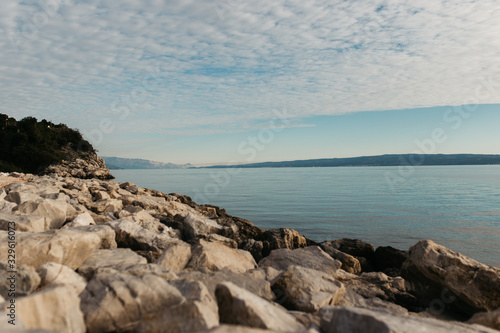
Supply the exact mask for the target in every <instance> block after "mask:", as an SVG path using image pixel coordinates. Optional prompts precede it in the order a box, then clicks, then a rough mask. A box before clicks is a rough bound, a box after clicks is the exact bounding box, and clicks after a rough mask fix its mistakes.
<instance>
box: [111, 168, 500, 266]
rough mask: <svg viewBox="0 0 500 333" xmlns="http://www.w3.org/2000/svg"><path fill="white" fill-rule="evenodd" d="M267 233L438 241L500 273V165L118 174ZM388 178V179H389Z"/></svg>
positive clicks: (404, 245) (404, 244) (376, 241)
mask: <svg viewBox="0 0 500 333" xmlns="http://www.w3.org/2000/svg"><path fill="white" fill-rule="evenodd" d="M112 173H113V175H115V177H116V178H117V179H116V180H117V181H119V182H124V181H130V182H133V183H135V184H137V185H139V186H142V187H146V188H151V189H156V190H159V191H162V192H166V193H173V192H176V193H181V194H186V195H189V196H191V197H192V198H193V199H194V200H195V201H196V202H198V203H210V204H213V205H216V206H220V207H222V208H225V209H226V210H227V212H228V213H229V214H231V215H234V216H239V217H242V218H245V219H247V220H250V221H252V222H253V223H254V224H255V225H257V226H259V227H262V228H266V229H272V228H279V227H287V228H293V229H296V230H297V231H299V232H300V233H301V234H303V235H305V236H306V237H308V238H310V239H313V240H316V241H324V240H332V239H338V238H359V239H362V240H364V241H367V242H370V243H372V244H373V245H375V246H381V245H391V246H394V247H396V248H400V249H404V250H406V249H408V248H409V247H410V246H412V245H414V244H415V243H416V242H417V241H418V240H421V239H432V240H434V241H435V242H437V243H439V244H441V245H444V246H446V247H448V248H450V249H452V250H455V251H459V252H461V253H462V254H464V255H466V256H469V257H472V258H474V259H476V260H478V261H480V262H482V263H485V264H488V265H494V266H496V267H500V166H420V167H414V168H412V169H408V170H402V169H400V168H398V167H339V168H273V169H270V168H269V169H267V168H266V169H240V171H239V173H237V174H230V173H229V170H226V169H199V170H198V169H188V170H113V172H112ZM388 179H389V180H388Z"/></svg>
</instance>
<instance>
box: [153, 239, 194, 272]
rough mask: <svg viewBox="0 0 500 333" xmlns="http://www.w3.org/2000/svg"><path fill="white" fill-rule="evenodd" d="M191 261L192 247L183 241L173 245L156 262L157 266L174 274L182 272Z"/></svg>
mask: <svg viewBox="0 0 500 333" xmlns="http://www.w3.org/2000/svg"><path fill="white" fill-rule="evenodd" d="M189 260H191V246H190V245H189V244H187V243H184V242H183V241H178V242H176V243H173V244H172V246H170V247H169V248H167V249H166V250H165V251H163V253H162V254H161V256H160V257H159V258H158V259H157V260H156V261H155V264H157V265H160V266H162V267H165V268H166V269H169V270H172V271H174V272H180V271H181V270H183V269H184V268H185V267H186V265H187V264H188V263H189Z"/></svg>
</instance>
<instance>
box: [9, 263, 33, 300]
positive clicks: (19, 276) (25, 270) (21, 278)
mask: <svg viewBox="0 0 500 333" xmlns="http://www.w3.org/2000/svg"><path fill="white" fill-rule="evenodd" d="M12 268H13V267H12V266H11V265H9V264H8V263H7V262H6V261H2V262H0V296H3V297H4V298H8V295H9V294H10V293H12V292H14V293H15V295H16V297H20V296H26V295H29V294H31V293H32V292H34V291H35V290H36V289H37V288H38V286H39V285H40V276H39V275H38V274H37V272H36V270H35V269H34V268H33V267H31V266H27V265H23V264H17V265H15V268H14V269H12Z"/></svg>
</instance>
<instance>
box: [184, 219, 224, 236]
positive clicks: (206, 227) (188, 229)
mask: <svg viewBox="0 0 500 333" xmlns="http://www.w3.org/2000/svg"><path fill="white" fill-rule="evenodd" d="M183 222H184V226H185V233H186V237H187V238H188V239H191V238H196V237H200V236H203V237H207V236H208V235H209V234H212V233H217V232H219V231H220V230H222V226H220V225H218V224H217V222H215V221H214V220H211V219H207V218H201V217H199V216H198V215H195V214H193V213H188V214H187V215H186V217H185V218H184V221H183Z"/></svg>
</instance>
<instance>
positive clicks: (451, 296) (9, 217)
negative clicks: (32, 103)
mask: <svg viewBox="0 0 500 333" xmlns="http://www.w3.org/2000/svg"><path fill="white" fill-rule="evenodd" d="M98 164H99V163H97V164H96V165H95V166H92V168H90V167H89V168H87V170H83V171H82V173H81V174H80V173H78V172H77V171H75V172H72V171H64V170H62V168H61V170H59V169H57V170H55V169H54V170H53V171H57V173H54V174H50V175H45V176H34V175H31V174H20V173H11V174H6V173H3V174H2V173H0V230H1V231H0V303H2V305H1V309H0V312H1V313H0V318H1V320H0V331H1V332H72V333H75V332H76V333H78V332H213V333H226V332H227V333H230V332H231V333H232V332H240V333H247V332H248V333H257V332H309V333H312V332H326V333H330V332H331V333H333V332H341V333H347V332H364V333H371V332H373V333H384V332H387V333H389V332H391V333H394V332H412V333H413V332H438V333H439V332H446V333H450V332H464V333H465V332H485V333H486V332H498V331H497V330H500V269H498V268H495V267H491V266H486V265H483V264H481V263H479V262H477V261H475V260H473V259H470V258H467V257H464V256H462V255H460V254H459V253H456V252H453V251H451V250H449V249H447V248H445V247H443V246H440V245H438V244H436V243H434V242H432V241H430V240H423V241H420V242H418V243H417V244H415V245H414V246H413V247H411V248H410V249H409V250H408V251H401V250H398V249H395V248H392V247H388V246H387V247H378V248H376V249H375V248H374V247H373V246H372V245H371V244H368V243H366V242H363V241H361V240H353V239H342V238H341V235H339V239H336V240H331V241H326V242H323V243H316V242H313V241H311V240H308V239H307V238H305V237H303V236H302V235H300V234H299V233H298V232H296V231H295V230H291V229H273V230H263V229H260V228H257V227H255V226H254V225H253V224H252V223H251V222H249V221H247V220H244V219H241V218H238V217H233V216H230V215H228V214H227V213H226V211H225V210H224V209H221V208H219V207H215V206H210V205H198V204H196V203H194V202H193V201H191V199H190V198H189V197H187V196H184V195H180V194H165V193H161V192H158V191H155V190H149V189H145V188H141V187H138V186H136V185H134V184H131V183H121V184H120V183H117V182H115V181H111V180H99V179H81V178H89V177H91V176H92V175H91V174H92V172H93V171H92V170H99V169H100V167H102V166H100V165H98ZM79 165H80V164H79ZM67 167H68V168H69V169H73V170H75V166H72V165H67ZM94 167H95V168H94ZM93 168H94V169H93ZM63 176H65V177H63ZM74 176H77V177H81V178H74ZM94 176H97V177H98V178H109V177H108V176H107V175H106V174H101V172H98V173H97V174H96V175H94ZM13 255H15V257H13ZM9 260H10V261H9ZM9 321H10V323H9ZM13 322H14V323H15V326H14V325H12V323H13Z"/></svg>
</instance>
